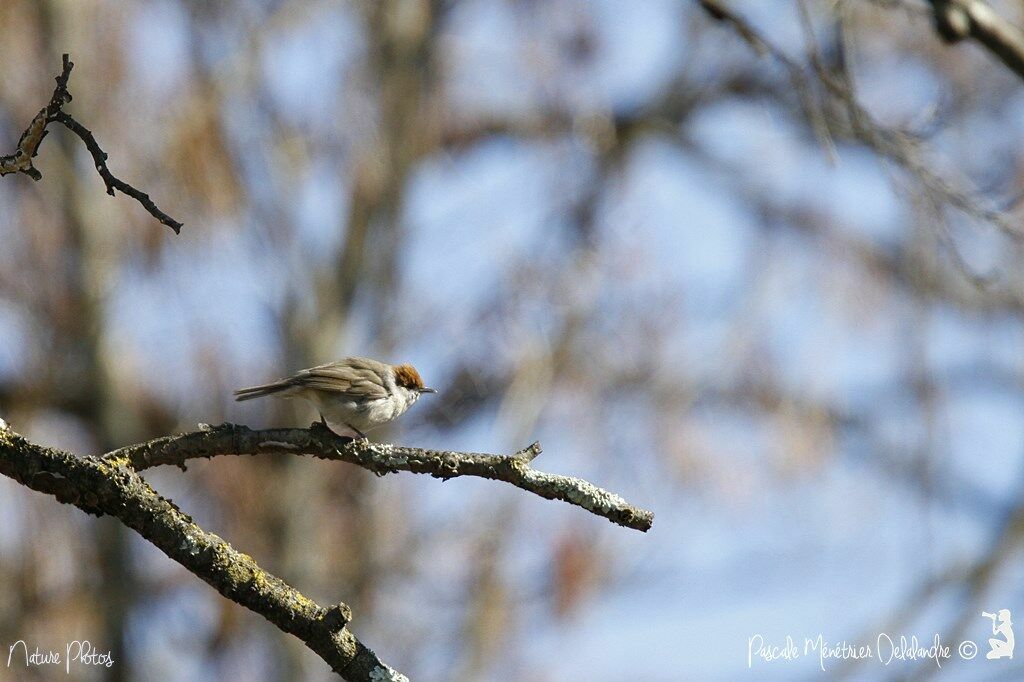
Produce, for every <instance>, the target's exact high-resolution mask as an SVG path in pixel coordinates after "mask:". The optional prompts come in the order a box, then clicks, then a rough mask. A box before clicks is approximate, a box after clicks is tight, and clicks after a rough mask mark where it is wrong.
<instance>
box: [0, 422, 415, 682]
mask: <svg viewBox="0 0 1024 682" xmlns="http://www.w3.org/2000/svg"><path fill="white" fill-rule="evenodd" d="M127 464H129V463H128V462H127V461H126V460H123V459H121V460H116V459H114V460H112V459H110V458H107V459H103V458H97V457H75V456H74V455H72V454H70V453H67V452H62V451H60V450H54V449H52V448H45V447H42V446H39V445H35V444H33V443H30V442H29V441H28V440H26V439H25V438H23V437H22V436H20V435H18V434H16V433H14V432H13V431H11V430H10V429H9V428H8V427H7V425H6V424H4V423H3V421H0V474H3V475H4V476H8V477H10V478H12V479H14V480H15V481H17V482H18V483H20V484H22V485H24V486H26V487H29V488H31V489H33V490H37V491H39V492H42V493H46V494H48V495H52V496H53V497H55V498H56V499H57V500H58V501H60V502H63V503H66V504H73V505H75V506H76V507H78V508H79V509H82V510H83V511H85V512H87V513H90V514H96V515H102V514H108V515H110V516H114V517H116V518H117V519H119V520H120V521H121V522H122V523H124V524H125V525H126V526H128V527H129V528H132V529H133V530H135V531H136V532H137V533H138V534H139V535H141V536H142V537H144V538H145V539H146V540H148V541H150V542H151V543H153V544H154V545H155V546H156V547H157V548H159V549H160V551H162V552H163V553H164V554H166V555H167V556H168V557H170V558H171V559H173V560H175V561H177V562H178V563H179V564H181V565H182V566H184V567H185V568H186V569H187V570H189V571H190V572H191V573H193V574H195V575H196V576H198V577H200V578H202V579H203V580H204V581H206V582H207V583H209V584H210V585H211V586H212V587H213V588H214V589H216V590H217V591H218V592H220V593H221V594H222V595H224V596H225V597H227V598H228V599H230V600H231V601H233V602H235V603H237V604H240V605H242V606H244V607H246V608H248V609H250V610H252V611H254V612H256V613H258V614H260V615H261V616H263V617H264V618H266V619H267V620H269V621H270V622H271V623H273V624H274V625H276V626H277V627H278V628H280V629H281V630H283V631H284V632H288V633H290V634H293V635H295V636H296V637H298V638H299V639H301V640H302V641H303V642H305V644H306V646H308V647H309V648H310V649H312V650H313V651H315V652H316V653H317V654H318V655H319V656H320V657H321V658H323V659H324V660H325V661H326V662H327V663H328V665H330V666H331V668H332V669H333V670H334V671H335V672H337V673H338V674H339V675H341V676H342V677H343V678H345V679H346V680H367V681H370V680H373V681H376V682H380V681H383V680H392V681H394V682H399V681H401V680H405V681H406V682H408V681H407V679H406V678H405V676H403V675H400V674H399V673H397V672H395V671H394V670H392V669H391V668H390V667H388V666H387V665H386V664H384V663H383V662H381V660H380V659H379V658H377V656H376V654H374V653H373V652H372V651H371V650H370V649H368V648H367V647H366V646H364V645H363V644H362V643H361V642H360V641H359V640H358V639H357V638H356V636H355V635H353V634H352V633H351V632H350V631H349V630H348V628H347V627H346V624H347V623H348V622H349V621H350V620H351V617H352V614H351V610H350V609H349V607H348V606H347V605H345V604H337V605H335V606H332V607H330V608H325V607H323V606H320V605H319V604H317V603H316V602H314V601H312V600H311V599H309V598H307V597H305V596H303V595H302V594H301V593H299V592H298V591H297V590H296V589H294V588H293V587H291V586H289V585H288V584H286V583H285V582H284V581H283V580H281V579H280V578H277V577H275V576H273V575H271V574H270V573H267V572H266V571H264V570H263V569H261V568H260V567H259V566H258V565H257V564H256V562H255V561H254V560H253V559H252V557H250V556H248V555H246V554H243V553H241V552H239V551H238V550H236V549H234V548H233V547H231V545H229V544H228V543H227V542H225V541H224V540H222V539H221V538H220V537H218V536H216V535H214V534H213V533H208V532H206V531H204V530H203V529H202V528H200V527H199V526H198V525H196V524H195V523H194V522H193V521H192V519H191V518H190V517H188V516H187V515H186V514H184V513H182V511H181V510H179V509H178V508H177V507H176V506H175V505H174V503H173V502H171V501H170V500H168V499H166V498H164V497H161V496H160V495H159V494H157V492H156V491H155V490H154V489H153V488H152V487H150V486H149V484H148V483H146V481H145V480H143V478H142V477H141V476H139V474H138V473H137V472H136V471H134V470H133V469H132V468H131V466H130V465H127Z"/></svg>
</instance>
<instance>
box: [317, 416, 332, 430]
mask: <svg viewBox="0 0 1024 682" xmlns="http://www.w3.org/2000/svg"><path fill="white" fill-rule="evenodd" d="M319 414H320V423H321V424H323V425H324V428H325V429H327V430H328V431H330V430H331V427H329V426H328V425H327V421H326V420H325V419H324V413H323V412H320V413H319Z"/></svg>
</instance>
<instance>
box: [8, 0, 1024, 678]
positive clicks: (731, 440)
mask: <svg viewBox="0 0 1024 682" xmlns="http://www.w3.org/2000/svg"><path fill="white" fill-rule="evenodd" d="M942 4H943V3H919V2H913V1H912V0H907V1H906V2H900V1H898V0H897V1H882V0H876V1H875V2H848V1H847V2H842V1H840V2H811V1H808V2H807V3H806V5H802V4H800V3H797V2H790V1H788V0H787V1H785V2H783V1H782V0H773V1H771V2H764V3H739V2H735V3H732V5H729V4H726V3H724V2H723V3H718V2H710V1H708V2H690V1H684V0H644V1H643V2H632V3H625V2H618V1H616V0H607V1H601V2H596V1H595V2H585V1H583V0H557V1H554V2H537V1H535V0H470V1H464V2H455V1H449V2H445V1H442V0H434V1H431V2H428V1H427V0H408V1H401V0H399V1H386V2H370V1H364V2H356V1H346V0H333V1H332V0H315V1H312V2H305V1H303V2H300V1H297V0H292V1H289V0H280V1H271V0H233V1H231V2H219V3H190V2H180V1H173V0H166V1H157V0H146V1H143V2H136V3H131V4H126V3H115V2H109V1H106V0H83V1H80V2H67V1H60V0H5V1H4V2H2V3H0V34H2V35H3V36H4V37H5V41H4V42H5V47H4V50H3V59H2V60H0V133H2V137H0V139H3V140H7V141H9V143H8V144H9V145H11V144H13V143H14V142H15V141H16V140H17V135H18V134H19V133H20V131H21V130H22V129H23V128H24V125H25V123H26V122H27V121H28V120H30V119H31V117H32V116H33V115H34V114H35V113H36V111H37V110H38V108H39V106H40V104H41V103H42V102H45V101H46V98H47V97H48V96H49V92H50V90H51V89H52V86H51V85H50V83H51V78H52V76H53V71H54V68H55V65H56V64H58V63H59V57H60V54H61V53H62V52H70V53H71V54H72V55H73V56H74V58H75V61H76V63H77V67H76V71H75V79H76V83H77V84H78V85H77V87H76V88H74V92H75V95H76V97H75V102H74V108H75V111H76V112H79V113H80V114H81V116H82V119H83V120H85V121H88V122H89V124H90V128H91V129H92V130H93V132H94V133H95V134H96V136H97V138H98V139H99V141H100V142H101V144H102V146H103V147H104V149H105V150H106V151H107V152H108V153H109V154H110V164H111V167H112V170H114V171H115V172H116V173H118V174H119V175H120V176H121V177H123V178H126V179H128V180H129V181H132V182H133V183H134V184H136V186H139V187H142V188H143V189H144V190H146V191H148V192H149V193H150V194H151V195H152V196H153V197H154V198H156V199H157V201H158V203H159V204H160V205H161V208H163V209H164V210H166V211H167V212H169V213H171V214H172V215H173V216H174V217H176V218H178V219H180V220H182V221H183V222H184V223H185V228H184V230H183V232H182V234H181V235H180V236H175V235H173V234H172V233H171V232H170V231H169V230H167V229H166V228H163V227H161V226H159V225H158V224H156V223H155V222H154V221H153V219H152V217H151V216H149V215H148V214H147V213H146V212H145V211H144V210H142V209H141V208H140V207H139V206H137V205H136V204H134V203H133V202H131V201H130V200H127V199H124V198H122V197H119V198H117V199H111V198H109V197H107V196H106V195H105V194H104V193H103V188H102V183H101V182H100V180H99V179H98V178H97V177H96V176H95V174H94V173H93V172H92V168H91V159H90V158H89V157H88V155H87V154H86V152H85V150H84V149H83V148H82V147H81V145H80V144H79V142H78V141H77V140H75V139H74V138H73V137H72V136H70V135H69V134H67V133H66V131H58V132H55V133H53V134H52V136H51V138H50V139H48V140H47V143H45V144H44V145H43V146H42V148H41V152H40V155H39V157H38V159H37V160H36V165H37V167H39V168H40V169H41V170H43V173H44V179H43V181H41V182H39V183H32V182H30V181H29V180H28V179H27V178H24V177H22V176H15V177H11V178H5V179H4V180H3V181H0V415H2V416H3V418H4V419H5V420H7V421H8V422H10V423H11V424H12V425H14V426H16V427H17V428H18V430H19V431H20V432H22V433H24V434H26V435H28V436H30V437H31V438H33V439H34V440H36V441H37V442H42V443H47V444H52V445H57V446H61V447H65V448H67V449H69V450H71V451H73V452H78V453H99V452H105V451H107V450H110V449H112V448H115V447H118V446H120V445H124V444H126V443H131V442H136V441H141V440H144V439H147V438H151V437H155V436H159V435H164V434H168V433H174V432H177V431H182V430H192V429H194V428H195V425H196V423H198V422H207V423H218V422H221V421H234V422H238V423H246V424H249V425H251V426H254V427H255V426H266V425H285V424H289V425H305V424H308V423H309V422H310V421H311V420H312V419H313V418H314V417H315V415H313V414H312V413H311V412H307V411H305V408H303V407H302V406H300V405H292V404H289V403H287V402H280V403H275V402H272V401H265V404H262V405H259V404H256V403H247V404H245V405H236V404H234V403H233V402H231V391H232V389H234V388H237V387H239V386H243V385H249V384H253V383H258V382H261V381H268V380H272V379H275V378H278V377H280V376H284V375H287V374H289V373H291V372H293V371H295V370H297V369H299V368H302V367H307V366H310V365H313V364H316V363H319V362H325V361H328V360H331V359H335V358H338V357H342V356H345V355H351V354H360V355H370V356H374V357H380V358H382V359H385V360H390V361H394V362H404V361H409V362H413V363H414V364H416V365H417V367H419V368H420V370H421V371H422V373H423V374H424V377H425V378H426V380H427V382H428V383H429V384H430V385H434V386H437V387H438V388H439V389H440V390H441V396H440V398H439V399H438V400H436V401H435V402H433V403H430V404H427V403H426V401H424V402H423V403H421V404H420V405H418V406H417V407H416V408H415V409H414V410H413V411H411V412H410V413H409V414H408V415H407V416H406V417H404V418H403V419H402V420H401V421H400V422H399V423H398V424H397V425H396V426H395V427H394V428H393V429H392V430H391V431H389V432H387V433H383V434H375V438H376V439H387V440H394V441H395V442H402V443H408V444H414V445H423V446H427V447H446V448H457V449H467V450H484V451H492V452H493V451H515V449H517V448H518V447H521V446H522V445H525V444H526V443H528V442H529V441H530V440H532V439H534V438H539V439H541V440H542V441H544V443H545V449H546V454H545V455H544V457H545V461H546V464H547V467H548V468H550V469H552V470H557V471H560V472H567V473H568V472H571V473H573V474H574V475H580V476H582V477H585V478H588V479H590V480H594V481H595V482H598V483H600V484H603V485H605V486H606V487H608V488H611V489H615V490H618V491H621V492H623V493H624V494H628V495H629V496H630V497H631V498H635V499H637V500H638V501H643V502H645V503H647V506H651V507H653V508H654V509H655V510H656V512H657V513H658V524H656V525H655V528H654V530H653V531H652V532H651V533H650V534H648V536H641V535H640V534H631V533H622V532H620V529H617V528H615V527H612V526H610V525H609V524H607V523H606V522H603V521H601V520H599V519H591V518H584V516H585V515H580V514H578V513H576V512H577V511H578V510H573V509H571V508H570V507H567V506H564V505H562V506H558V505H553V504H547V503H538V502H537V501H536V500H533V499H523V498H524V497H525V496H523V495H522V494H521V493H520V492H519V491H515V490H511V489H507V490H506V489H505V487H499V488H498V489H495V487H494V486H492V485H489V484H488V483H483V482H480V481H473V480H456V481H452V482H450V483H446V484H444V485H441V484H440V483H438V482H436V481H432V480H429V479H425V480H418V478H420V477H411V476H398V477H388V478H387V479H383V480H375V479H374V478H373V477H372V476H370V475H369V474H368V473H367V472H365V471H363V470H361V469H357V468H355V467H350V466H345V465H341V464H338V463H333V462H323V461H314V460H309V459H299V458H272V457H267V458H221V459H215V460H212V461H210V462H202V463H199V464H195V465H193V466H191V467H190V468H189V471H188V473H187V474H185V475H182V474H180V473H179V472H153V473H152V474H151V477H152V480H153V481H154V485H155V486H156V487H158V488H159V489H160V490H162V491H163V492H165V493H166V494H168V495H169V496H170V497H171V498H172V499H173V500H174V501H175V502H176V503H178V504H179V505H181V507H182V508H183V509H186V510H188V512H189V513H191V514H193V515H194V516H195V518H196V519H197V521H198V522H199V523H200V524H201V525H202V526H203V527H204V528H207V529H209V530H212V531H214V532H216V533H218V534H220V535H221V536H223V537H225V538H228V539H229V540H230V541H231V542H232V544H233V545H234V546H235V547H238V548H239V549H240V550H241V551H244V552H246V553H248V554H251V555H252V556H254V557H256V558H257V559H258V560H259V561H260V563H261V565H263V566H264V567H265V568H267V569H268V570H270V571H272V572H274V573H276V574H278V575H280V576H281V577H283V578H284V579H285V580H287V581H288V582H289V583H291V584H293V585H295V586H297V587H299V588H300V589H302V590H303V591H304V592H305V593H306V594H309V595H310V596H312V597H314V598H316V599H318V600H320V599H322V600H324V602H327V603H330V602H332V601H337V600H338V599H344V600H345V601H346V602H348V603H349V604H351V605H352V607H353V609H354V611H355V613H356V623H355V626H357V628H358V630H359V634H360V637H361V638H362V639H363V640H364V641H365V642H367V643H368V644H370V646H372V647H374V648H375V649H376V650H377V651H378V653H380V654H381V656H382V658H384V659H386V660H388V661H389V662H390V663H392V664H393V665H394V666H395V667H396V668H397V669H399V670H401V671H403V672H405V673H407V674H409V675H410V676H411V677H412V678H413V679H460V680H461V679H561V678H563V677H565V676H567V675H568V674H575V675H577V676H580V677H583V678H586V679H624V678H628V677H635V678H644V679H673V678H675V677H677V675H676V673H675V671H681V673H682V674H686V676H689V677H708V676H716V677H721V676H727V675H729V674H730V673H731V674H736V673H738V672H739V671H740V670H741V669H745V667H746V660H745V657H744V653H745V651H746V641H747V637H749V636H750V635H751V634H753V633H754V632H763V633H765V634H766V636H767V635H770V634H773V633H774V634H779V633H781V634H782V636H783V637H784V635H785V633H788V632H794V633H806V634H811V633H817V632H818V631H826V630H827V631H828V633H829V635H828V636H829V637H831V638H832V639H837V640H838V639H841V638H843V637H845V638H847V639H854V638H857V637H859V636H861V635H862V634H863V633H865V632H867V633H874V632H877V631H878V630H880V629H882V628H896V629H897V630H898V629H899V628H904V629H906V630H908V631H913V632H918V633H920V634H921V635H923V637H922V638H923V639H929V638H930V635H931V633H932V632H934V631H940V632H943V633H947V634H949V636H950V637H952V636H953V635H954V633H958V632H959V633H964V632H966V633H967V634H971V635H972V636H973V637H974V638H975V639H979V640H980V639H982V632H981V631H980V630H979V629H978V628H979V627H980V626H979V625H978V623H977V622H976V621H977V616H976V612H977V611H980V610H981V607H985V608H987V609H988V610H990V611H991V610H995V609H996V608H1001V607H1003V606H1004V605H1010V606H1017V605H1019V606H1017V607H1018V608H1022V609H1024V602H1022V600H1021V597H1022V590H1021V587H1020V586H1021V584H1022V583H1021V580H1020V577H1021V576H1019V575H1018V573H1019V572H1020V569H1019V568H1018V567H1017V566H1018V565H1019V564H1020V562H1019V561H1016V560H1017V559H1019V557H1020V554H1021V550H1022V543H1021V541H1022V539H1024V538H1022V534H1024V523H1022V522H1021V520H1022V519H1024V488H1022V486H1021V481H1022V479H1021V472H1022V464H1024V420H1021V418H1020V415H1021V410H1022V408H1024V392H1022V388H1024V384H1022V381H1024V374H1022V371H1024V367H1022V366H1021V358H1022V357H1024V355H1022V353H1021V349H1022V343H1024V269H1022V268H1021V267H1020V265H1019V264H1020V260H1021V256H1022V253H1021V241H1020V233H1021V229H1020V213H1019V210H1018V208H1019V199H1020V197H1021V196H1024V195H1022V194H1021V192H1022V183H1021V170H1022V163H1021V155H1020V152H1019V150H1020V149H1021V148H1022V144H1021V142H1022V140H1021V138H1022V137H1024V116H1022V113H1024V91H1022V87H1021V85H1022V84H1021V78H1020V76H1018V75H1017V74H1015V73H1014V72H1013V71H1012V70H1011V68H1007V67H1006V66H1004V65H1003V64H1001V63H1000V62H999V61H998V60H997V58H996V56H994V55H993V53H992V52H991V51H990V50H989V49H987V48H986V47H985V46H984V45H983V44H982V43H979V42H978V41H974V40H971V39H968V40H967V41H966V42H964V43H963V44H957V45H953V46H949V45H945V44H943V42H942V41H941V40H940V37H939V33H938V32H937V30H936V25H935V23H934V11H933V10H934V7H933V6H939V5H942ZM994 5H995V7H996V10H997V11H998V13H999V15H1000V16H1001V17H1003V18H1005V19H1006V20H1008V21H1010V22H1017V23H1019V22H1020V21H1021V20H1022V16H1021V15H1022V11H1021V8H1020V6H1019V4H1014V3H994ZM730 7H732V10H730V9H729V8H730ZM732 11H736V12H737V13H738V14H736V15H732V14H731V13H730V12H732ZM148 477H149V475H147V478H148ZM0 518H2V519H3V520H4V521H3V523H2V524H0V585H3V587H2V589H0V643H9V642H12V641H14V640H16V639H25V640H27V641H30V642H31V641H38V642H46V643H48V644H49V645H51V646H58V645H61V644H62V643H63V642H65V641H69V640H73V639H82V638H88V639H90V640H91V641H92V642H93V643H94V644H95V645H96V646H98V647H99V648H102V649H107V648H110V649H112V650H113V655H114V658H115V660H116V661H118V664H117V665H115V666H113V667H112V668H110V669H101V670H93V671H87V673H86V674H89V675H100V674H102V675H105V676H107V677H108V678H109V679H234V678H240V679H270V680H296V679H320V678H325V677H326V676H327V675H328V674H329V671H328V670H327V669H326V667H325V666H324V665H323V662H322V661H320V660H319V659H318V658H316V657H315V656H314V655H313V654H312V653H310V652H309V651H306V650H305V649H304V648H303V647H302V646H301V643H299V642H298V641H297V640H292V639H291V638H287V637H285V636H283V635H281V634H280V633H279V632H278V631H277V630H276V629H274V628H273V627H272V626H269V625H268V624H267V623H266V622H264V621H263V620H262V619H260V618H259V617H257V616H254V615H253V614H251V613H249V612H247V611H245V610H243V609H240V608H239V607H237V606H236V605H234V604H232V603H230V602H228V601H227V600H224V599H222V598H221V597H220V596H218V595H217V594H215V593H214V592H213V591H212V590H210V589H208V588H207V587H206V586H205V585H203V584H201V583H199V582H198V581H197V580H195V579H194V578H193V577H192V576H190V575H189V574H187V573H186V572H185V571H183V570H181V569H180V568H179V567H178V566H176V565H174V564H173V563H171V562H169V561H167V560H166V559H165V558H164V557H163V556H162V555H160V554H159V553H158V552H156V551H154V549H153V548H152V547H150V546H149V545H147V544H145V543H144V542H142V541H141V540H139V539H138V538H136V537H135V536H133V535H132V534H130V533H129V532H128V531H126V530H125V529H124V528H122V527H121V526H120V525H119V524H118V523H116V522H113V521H111V520H110V519H105V518H101V519H93V518H91V517H90V518H87V517H85V516H84V515H83V514H80V513H79V512H78V511H76V510H74V509H71V508H70V507H62V506H58V505H56V504H54V502H53V501H52V500H50V499H48V498H43V497H42V496H39V495H36V494H34V493H32V492H30V491H27V490H24V489H22V488H19V486H17V485H16V484H15V483H13V482H11V481H8V480H6V479H3V480H0ZM634 535H635V536H636V537H633V536H634ZM837 614H840V615H837ZM924 616H927V620H924ZM980 663H981V662H979V664H980ZM907 665H910V664H909V663H908V664H907ZM962 665H964V666H966V665H968V664H967V663H962ZM954 669H955V668H954ZM669 671H672V672H669ZM850 671H851V672H855V671H854V670H850ZM921 671H922V672H923V673H928V672H933V671H932V670H930V669H928V668H922V670H921ZM1016 671H1017V673H1020V672H1021V670H1020V668H1019V665H1018V668H1017V669H1016ZM772 672H773V673H777V674H781V673H782V670H781V669H772ZM805 672H806V671H805ZM28 673H29V674H31V671H28Z"/></svg>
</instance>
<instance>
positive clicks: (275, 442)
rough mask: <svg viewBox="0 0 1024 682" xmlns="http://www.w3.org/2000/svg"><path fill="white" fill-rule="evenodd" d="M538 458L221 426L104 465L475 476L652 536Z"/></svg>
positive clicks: (597, 493)
mask: <svg viewBox="0 0 1024 682" xmlns="http://www.w3.org/2000/svg"><path fill="white" fill-rule="evenodd" d="M540 451H541V450H540V444H539V443H534V444H533V445H531V446H530V447H528V448H525V449H524V450H521V451H519V452H518V453H516V454H515V455H511V456H508V455H490V454H482V453H475V452H453V451H445V450H424V449H421V448H410V447H403V446H399V445H392V444H390V443H373V442H370V441H368V440H365V439H364V440H355V441H353V440H350V439H347V438H340V437H338V436H335V435H334V434H333V433H331V432H330V431H329V430H328V429H326V428H323V427H322V426H320V425H319V424H314V425H313V426H312V427H311V428H310V429H268V430H264V431H254V430H252V429H249V428H247V427H245V426H238V425H234V424H221V425H220V426H215V427H206V428H204V429H203V430H201V431H196V432H193V433H187V434H183V435H179V436H167V437H165V438H158V439H156V440H152V441H150V442H148V443H142V444H139V445H132V446H129V447H126V448H121V449H120V450H115V451H114V452H111V453H109V454H108V455H106V456H105V457H104V459H105V460H106V461H107V462H108V463H110V464H112V465H122V466H130V467H132V468H133V469H135V470H136V471H142V470H144V469H147V468H149V467H153V466H158V465H161V464H171V465H175V466H184V465H185V463H186V462H188V461H189V460H191V459H197V458H208V457H214V456H217V455H259V454H269V453H287V454H294V455H312V456H313V457H319V458H320V459H329V460H339V461H342V462H350V463H352V464H357V465H359V466H361V467H363V468H365V469H369V470H370V471H372V472H374V473H376V474H378V475H381V476H383V475H384V474H388V473H391V472H396V471H411V472H413V473H417V474H429V475H431V476H434V477H435V478H442V479H449V478H455V477H456V476H478V477H480V478H489V479H492V480H495V481H504V482H506V483H510V484H512V485H514V486H516V487H517V488H522V489H523V490H526V491H528V492H531V493H534V494H536V495H540V496H541V497H544V498H547V499H549V500H562V501H563V502H568V503H569V504H574V505H576V506H578V507H582V508H583V509H586V510H587V511H589V512H591V513H593V514H596V515H598V516H603V517H604V518H606V519H608V520H609V521H611V522H613V523H617V524H619V525H620V526H625V527H626V528H635V529H636V530H641V531H647V530H649V529H650V527H651V524H652V523H653V521H654V513H653V512H651V511H648V510H646V509H641V508H640V507H634V506H633V505H631V504H629V503H628V502H626V500H624V499H622V497H620V496H619V495H616V494H615V493H611V492H608V491H607V490H603V489H602V488H598V487H597V486H595V485H593V484H592V483H588V482H587V481H584V480H582V479H579V478H575V477H572V476H560V475H557V474H549V473H545V472H543V471H537V470H536V469H534V468H532V467H531V466H530V462H531V461H532V460H533V459H534V458H535V457H536V456H537V455H539V454H540Z"/></svg>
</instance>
